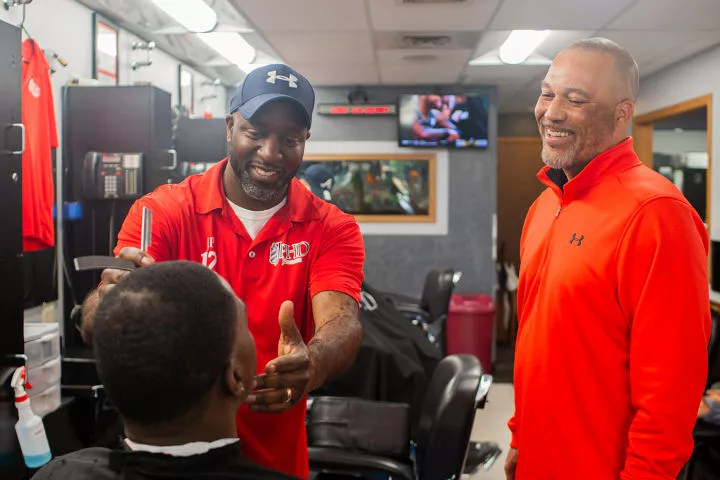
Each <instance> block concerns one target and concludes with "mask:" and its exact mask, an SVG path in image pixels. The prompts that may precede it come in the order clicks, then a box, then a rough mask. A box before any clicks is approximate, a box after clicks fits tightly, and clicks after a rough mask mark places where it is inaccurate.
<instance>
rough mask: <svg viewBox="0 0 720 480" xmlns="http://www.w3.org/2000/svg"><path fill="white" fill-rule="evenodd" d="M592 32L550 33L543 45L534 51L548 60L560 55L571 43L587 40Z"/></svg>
mask: <svg viewBox="0 0 720 480" xmlns="http://www.w3.org/2000/svg"><path fill="white" fill-rule="evenodd" d="M593 33H594V32H593V31H592V30H561V31H555V32H552V33H551V34H550V35H548V37H547V38H546V39H545V41H544V42H543V43H541V44H540V46H539V47H538V48H537V50H535V51H536V52H537V53H539V54H540V55H544V56H546V57H548V58H550V59H553V58H555V56H556V55H557V54H558V53H560V52H561V51H562V50H563V49H564V48H566V47H568V46H569V45H570V44H571V43H573V42H575V41H577V40H582V39H583V38H588V37H591V36H592V35H593Z"/></svg>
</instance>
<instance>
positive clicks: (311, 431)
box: [307, 397, 410, 460]
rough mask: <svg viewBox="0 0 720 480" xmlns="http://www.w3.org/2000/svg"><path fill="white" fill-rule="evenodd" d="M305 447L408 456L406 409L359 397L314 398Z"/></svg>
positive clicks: (404, 457) (403, 458) (393, 456)
mask: <svg viewBox="0 0 720 480" xmlns="http://www.w3.org/2000/svg"><path fill="white" fill-rule="evenodd" d="M307 434H308V445H309V446H311V447H329V448H339V449H342V450H346V451H354V452H360V453H368V454H372V455H379V456H382V457H391V458H397V459H400V460H407V459H408V458H409V457H410V406H409V405H407V404H404V403H390V402H378V401H371V400H363V399H360V398H342V397H317V398H315V399H313V401H312V406H311V408H310V409H309V411H308V425H307Z"/></svg>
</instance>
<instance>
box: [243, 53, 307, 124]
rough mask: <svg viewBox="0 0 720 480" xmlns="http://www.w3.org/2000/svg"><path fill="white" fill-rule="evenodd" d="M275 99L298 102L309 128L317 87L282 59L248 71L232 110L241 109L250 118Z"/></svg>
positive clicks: (244, 115) (245, 116)
mask: <svg viewBox="0 0 720 480" xmlns="http://www.w3.org/2000/svg"><path fill="white" fill-rule="evenodd" d="M276 100H288V101H291V102H295V103H296V104H297V105H298V106H299V107H300V110H301V111H302V112H303V114H304V116H305V120H306V125H307V127H308V128H310V123H311V122H312V112H313V106H314V104H315V91H314V90H313V87H312V85H310V82H308V80H307V78H305V77H303V76H302V75H300V74H299V73H298V72H296V71H295V70H293V69H292V68H290V67H288V66H287V65H283V64H281V63H275V64H272V65H266V66H264V67H260V68H256V69H255V70H253V71H252V72H250V73H248V74H247V76H246V77H245V80H243V82H242V83H241V84H240V85H239V86H238V88H237V90H236V91H235V95H233V97H232V99H231V100H230V113H233V112H235V111H236V110H239V112H240V115H242V116H243V118H247V119H251V118H252V117H253V115H255V114H256V113H257V112H258V110H260V109H261V108H262V107H263V106H265V105H266V104H268V103H269V102H273V101H276Z"/></svg>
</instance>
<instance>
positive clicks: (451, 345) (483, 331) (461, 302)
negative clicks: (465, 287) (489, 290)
mask: <svg viewBox="0 0 720 480" xmlns="http://www.w3.org/2000/svg"><path fill="white" fill-rule="evenodd" d="M494 328H495V305H493V298H492V296H490V295H486V294H478V293H473V294H456V295H453V296H452V298H451V299H450V311H449V313H448V318H447V328H446V330H445V332H446V334H445V339H446V350H447V354H448V355H452V354H456V353H470V354H473V355H475V356H476V357H477V358H478V360H480V363H481V364H482V368H483V372H485V373H492V350H493V330H494Z"/></svg>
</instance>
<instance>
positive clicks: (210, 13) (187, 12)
mask: <svg viewBox="0 0 720 480" xmlns="http://www.w3.org/2000/svg"><path fill="white" fill-rule="evenodd" d="M152 2H153V3H154V4H155V5H157V6H158V7H159V8H161V9H162V10H163V11H164V12H165V13H167V14H168V15H170V16H171V17H172V18H173V20H175V21H176V22H178V23H179V24H180V25H182V26H183V27H185V28H186V29H187V30H188V31H190V32H209V31H211V30H213V29H214V28H215V27H216V26H217V23H218V19H217V13H215V10H213V9H212V8H210V6H209V5H208V4H207V3H205V2H204V1H203V0H152Z"/></svg>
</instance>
